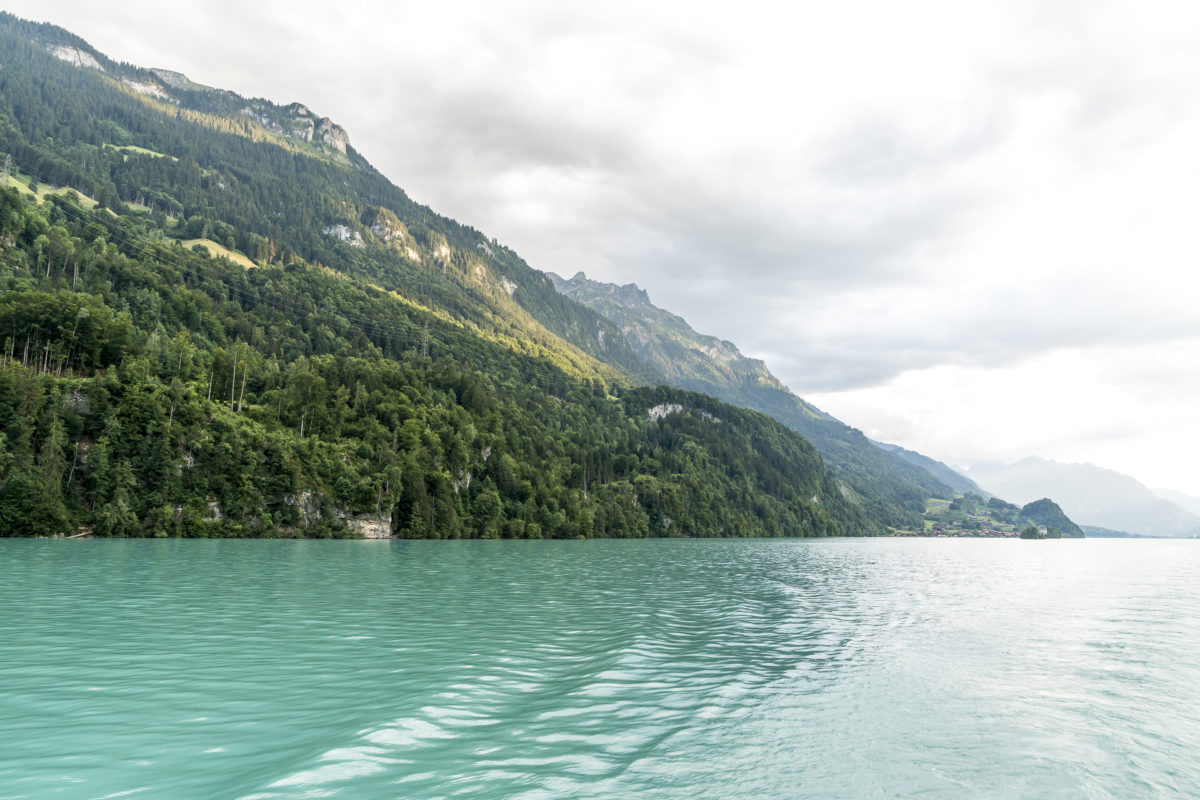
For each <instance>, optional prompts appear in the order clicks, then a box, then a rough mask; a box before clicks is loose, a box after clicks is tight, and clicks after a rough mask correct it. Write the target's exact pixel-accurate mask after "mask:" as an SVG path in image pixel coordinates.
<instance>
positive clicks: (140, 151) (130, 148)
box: [105, 144, 179, 161]
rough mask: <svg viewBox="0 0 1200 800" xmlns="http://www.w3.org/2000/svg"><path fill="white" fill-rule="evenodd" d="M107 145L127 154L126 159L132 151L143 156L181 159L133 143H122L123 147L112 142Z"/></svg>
mask: <svg viewBox="0 0 1200 800" xmlns="http://www.w3.org/2000/svg"><path fill="white" fill-rule="evenodd" d="M105 146H106V147H110V148H112V149H113V150H116V151H117V152H118V153H122V154H124V156H125V158H126V159H128V158H129V154H130V153H137V154H140V155H143V156H153V157H154V158H169V159H171V160H172V161H178V160H179V159H178V158H176V157H175V156H171V155H167V154H166V153H159V152H157V151H154V150H147V149H146V148H144V147H136V146H135V145H131V144H127V145H122V146H121V147H117V146H116V145H112V144H110V145H105Z"/></svg>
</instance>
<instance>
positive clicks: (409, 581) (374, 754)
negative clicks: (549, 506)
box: [0, 539, 1200, 800]
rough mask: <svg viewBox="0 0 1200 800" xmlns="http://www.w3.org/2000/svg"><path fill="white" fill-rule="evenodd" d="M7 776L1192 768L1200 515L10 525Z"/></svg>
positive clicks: (692, 784)
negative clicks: (183, 529)
mask: <svg viewBox="0 0 1200 800" xmlns="http://www.w3.org/2000/svg"><path fill="white" fill-rule="evenodd" d="M0 570H2V580H0V604H2V607H3V609H4V615H3V621H2V622H0V745H2V749H0V798H3V799H4V800H13V799H14V798H66V799H67V800H74V798H89V799H90V798H97V799H99V798H117V797H122V798H123V797H133V798H139V797H145V798H172V799H173V800H190V798H197V799H199V798H203V799H204V800H212V798H241V800H251V798H254V799H255V800H266V799H267V798H271V799H272V800H274V799H275V798H280V799H282V798H289V799H290V798H354V799H355V800H360V799H364V798H365V799H367V800H370V799H372V798H488V799H489V800H491V799H493V798H526V799H529V800H532V799H533V798H546V800H550V799H551V798H554V799H555V800H557V799H558V798H679V799H680V800H683V799H684V798H688V799H689V800H691V799H692V798H755V800H772V799H774V798H781V799H782V798H789V799H790V798H859V797H912V796H920V797H923V798H968V797H970V798H979V797H997V798H1000V797H1003V798H1008V797H1014V798H1022V797H1028V798H1052V797H1064V798H1075V797H1078V798H1108V797H1111V798H1130V797H1196V796H1200V542H1197V541H1178V542H1177V541H1127V540H1087V541H1070V540H1059V541H1011V540H996V539H974V540H971V539H967V540H959V539H953V540H949V539H839V540H746V541H730V540H648V541H625V540H620V541H581V542H506V541H499V542H487V541H472V542H399V541H394V542H393V541H365V542H364V541H300V542H293V541H231V540H222V541H191V540H108V541H105V540H91V541H48V540H0Z"/></svg>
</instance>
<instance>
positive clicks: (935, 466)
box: [871, 439, 992, 500]
mask: <svg viewBox="0 0 1200 800" xmlns="http://www.w3.org/2000/svg"><path fill="white" fill-rule="evenodd" d="M871 444H873V445H875V446H876V447H879V448H882V449H883V450H887V451H888V452H889V453H895V454H896V455H898V456H900V457H901V458H903V459H904V460H905V461H908V462H909V463H911V464H916V465H917V466H918V467H921V468H922V469H924V470H925V471H926V472H928V473H929V474H930V475H932V476H933V477H935V478H937V479H938V480H940V481H941V482H942V483H944V484H946V485H947V486H949V487H950V488H951V489H953V490H954V491H956V492H958V493H959V494H967V493H971V494H977V495H979V496H980V497H982V498H983V499H984V500H987V499H989V498H991V496H992V494H991V492H988V491H985V490H984V489H982V488H980V486H979V484H977V483H975V481H973V480H971V479H970V478H968V477H967V476H966V475H963V474H962V473H961V472H959V471H958V470H956V469H954V468H953V467H950V466H947V465H946V464H943V463H942V462H941V461H938V460H936V459H933V458H930V457H929V456H926V455H922V454H921V453H918V452H916V451H915V450H909V449H907V448H905V447H901V446H900V445H898V444H888V443H886V442H877V441H875V440H874V439H872V440H871Z"/></svg>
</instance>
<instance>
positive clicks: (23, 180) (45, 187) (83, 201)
mask: <svg viewBox="0 0 1200 800" xmlns="http://www.w3.org/2000/svg"><path fill="white" fill-rule="evenodd" d="M6 185H7V186H12V187H15V188H16V189H17V190H18V191H19V192H21V194H23V195H25V196H27V197H36V198H37V199H38V202H39V203H40V202H42V201H44V200H45V199H46V198H47V197H48V196H50V195H52V194H56V195H65V194H66V193H67V192H75V195H76V196H77V197H78V198H79V205H81V206H83V207H84V208H89V209H91V208H95V207H96V201H95V200H93V199H92V198H90V197H88V196H86V195H82V194H79V192H77V191H75V190H74V189H71V188H69V187H68V188H54V187H52V186H50V184H48V183H39V184H37V191H36V192H35V191H31V190H30V189H29V176H28V175H22V174H21V173H19V172H17V171H16V170H14V171H13V174H12V175H11V176H9V178H8V183H7V184H6Z"/></svg>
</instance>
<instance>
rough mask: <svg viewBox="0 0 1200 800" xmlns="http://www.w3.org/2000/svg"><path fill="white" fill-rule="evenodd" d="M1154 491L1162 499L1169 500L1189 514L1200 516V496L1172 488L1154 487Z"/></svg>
mask: <svg viewBox="0 0 1200 800" xmlns="http://www.w3.org/2000/svg"><path fill="white" fill-rule="evenodd" d="M1154 493H1155V494H1156V495H1158V496H1159V497H1161V498H1162V499H1164V500H1170V501H1171V502H1172V503H1174V504H1175V505H1177V506H1179V507H1180V508H1182V509H1183V510H1184V511H1187V512H1188V513H1189V514H1196V515H1197V516H1200V497H1194V496H1193V495H1190V494H1184V493H1183V492H1177V491H1175V490H1174V489H1155V490H1154Z"/></svg>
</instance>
